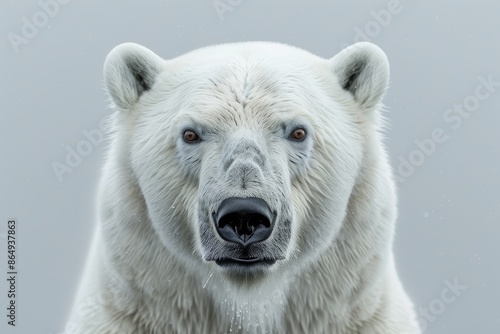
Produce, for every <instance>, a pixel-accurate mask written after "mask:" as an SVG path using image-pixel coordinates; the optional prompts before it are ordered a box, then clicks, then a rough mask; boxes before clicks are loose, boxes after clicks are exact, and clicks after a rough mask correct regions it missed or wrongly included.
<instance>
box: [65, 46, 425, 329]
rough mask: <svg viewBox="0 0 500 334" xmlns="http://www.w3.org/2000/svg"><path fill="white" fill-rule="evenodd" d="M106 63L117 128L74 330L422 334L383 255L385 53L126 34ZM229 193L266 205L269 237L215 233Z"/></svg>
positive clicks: (389, 236) (388, 227)
mask: <svg viewBox="0 0 500 334" xmlns="http://www.w3.org/2000/svg"><path fill="white" fill-rule="evenodd" d="M104 77H105V83H106V87H107V90H108V92H109V94H110V96H111V99H112V102H113V104H114V106H115V108H116V112H115V114H114V115H113V116H112V120H111V126H112V130H113V137H112V142H111V146H110V150H109V153H108V156H107V162H106V165H105V168H104V171H103V177H102V180H101V184H100V191H99V196H98V214H99V222H98V227H97V229H96V234H95V237H94V241H93V246H92V251H91V254H90V256H89V260H88V263H87V265H86V269H85V274H84V277H83V279H82V282H81V287H80V290H79V293H78V296H77V300H76V303H75V308H74V310H73V312H72V316H71V319H70V321H69V323H68V326H67V331H68V332H69V333H79V334H80V333H81V334H83V333H85V334H96V333H99V334H105V333H106V334H108V333H109V334H114V333H116V334H128V333H130V334H132V333H134V334H137V333H189V334H195V333H229V332H232V333H311V334H313V333H329V334H335V333H336V334H341V333H342V334H345V333H362V334H369V333H378V334H403V333H404V334H415V333H420V330H419V329H418V325H417V323H416V321H415V319H414V311H413V307H412V304H411V302H410V300H409V299H408V297H407V295H406V293H405V292H404V290H403V288H402V286H401V284H400V281H399V279H398V276H397V273H396V269H395V264H394V258H393V252H392V242H393V234H394V223H395V219H396V196H395V189H394V182H393V177H392V172H391V168H390V166H389V164H388V159H387V155H386V152H385V150H384V146H383V143H382V141H383V124H384V119H383V116H382V115H381V112H382V110H381V109H382V105H381V100H382V97H383V95H384V92H385V90H386V88H387V86H388V81H389V64H388V61H387V58H386V56H385V54H384V53H383V51H382V50H380V49H379V48H378V47H377V46H375V45H373V44H370V43H366V42H363V43H357V44H355V45H353V46H350V47H348V48H346V49H344V50H343V51H342V52H340V53H339V54H337V55H336V56H335V57H333V58H331V59H323V58H320V57H318V56H315V55H313V54H311V53H308V52H306V51H304V50H301V49H299V48H295V47H291V46H288V45H283V44H277V43H269V42H248V43H236V44H226V45H217V46H210V47H206V48H202V49H198V50H195V51H192V52H190V53H188V54H185V55H183V56H180V57H177V58H174V59H171V60H163V59H162V58H160V57H159V56H157V55H156V54H154V53H153V52H152V51H150V50H148V49H146V48H144V47H142V46H139V45H137V44H132V43H126V44H122V45H119V46H117V47H116V48H115V49H113V50H112V51H111V52H110V54H109V55H108V57H107V58H106V61H105V65H104ZM297 129H299V132H301V131H304V133H305V137H303V138H299V139H297V138H295V137H296V135H295V132H294V131H296V130H297ZM186 131H191V133H190V135H186V133H187V132H186ZM193 133H194V135H193ZM186 136H187V137H186ZM299 137H300V136H299ZM186 138H187V139H186ZM188 139H189V140H188ZM191 139H194V140H192V141H191ZM230 197H238V198H245V199H247V198H250V197H254V198H260V199H262V200H263V201H265V203H267V204H268V206H269V208H270V210H272V212H273V215H274V216H273V217H275V218H273V219H275V221H274V228H273V230H272V234H271V235H270V237H269V238H268V239H267V240H264V241H261V242H257V243H254V244H252V245H249V246H241V245H239V244H234V243H231V242H228V241H226V240H224V239H223V238H221V236H220V235H219V234H218V233H217V231H216V227H215V224H216V223H215V222H214V220H215V219H216V218H215V213H216V212H217V210H218V208H219V206H220V205H221V203H222V201H224V200H225V199H227V198H230ZM259 226H260V225H259ZM259 226H258V227H259ZM235 231H236V233H238V232H237V230H235ZM245 247H246V248H245ZM245 254H246V255H245ZM228 257H229V258H234V257H237V258H245V259H246V258H250V259H253V258H258V259H266V261H267V260H272V262H273V261H275V263H274V264H264V263H263V262H259V263H258V264H256V265H248V266H247V265H240V264H237V265H234V266H232V265H229V266H221V265H219V264H217V263H216V262H215V261H216V260H220V259H222V258H228ZM259 261H260V260H259Z"/></svg>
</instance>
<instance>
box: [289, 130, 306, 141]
mask: <svg viewBox="0 0 500 334" xmlns="http://www.w3.org/2000/svg"><path fill="white" fill-rule="evenodd" d="M290 138H292V139H293V140H298V141H301V140H304V138H306V130H304V129H303V128H296V129H295V130H293V131H292V132H291V133H290Z"/></svg>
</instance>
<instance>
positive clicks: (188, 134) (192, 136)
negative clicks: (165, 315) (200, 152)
mask: <svg viewBox="0 0 500 334" xmlns="http://www.w3.org/2000/svg"><path fill="white" fill-rule="evenodd" d="M182 137H183V138H184V141H185V142H186V143H196V142H198V141H199V140H200V137H199V136H198V134H196V132H194V131H193V130H186V131H184V134H183V135H182Z"/></svg>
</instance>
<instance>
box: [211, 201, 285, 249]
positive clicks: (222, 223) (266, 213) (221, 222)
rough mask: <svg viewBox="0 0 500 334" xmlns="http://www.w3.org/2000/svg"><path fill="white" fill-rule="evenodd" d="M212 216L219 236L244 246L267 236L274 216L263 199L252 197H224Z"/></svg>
mask: <svg viewBox="0 0 500 334" xmlns="http://www.w3.org/2000/svg"><path fill="white" fill-rule="evenodd" d="M213 216H214V222H215V225H216V228H217V232H218V233H219V235H220V236H221V238H222V239H224V240H226V241H230V242H234V243H238V244H240V245H242V246H244V247H246V246H248V245H250V244H253V243H256V242H259V241H264V240H266V239H267V238H269V236H270V235H271V232H272V231H273V226H274V218H275V214H274V213H273V212H272V211H271V209H270V208H269V205H267V203H266V202H265V201H264V200H262V199H260V198H253V197H249V198H241V197H231V198H226V199H225V200H224V201H222V203H221V205H220V206H219V209H218V210H217V212H216V213H214V215H213Z"/></svg>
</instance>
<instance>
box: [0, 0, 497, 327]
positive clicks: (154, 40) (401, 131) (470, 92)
mask: <svg viewBox="0 0 500 334" xmlns="http://www.w3.org/2000/svg"><path fill="white" fill-rule="evenodd" d="M220 2H228V0H220ZM238 2H240V3H239V4H238ZM389 3H390V1H388V0H387V1H385V0H384V1H370V2H369V3H368V2H365V3H353V2H348V1H290V0H288V1H264V0H259V1H256V0H254V1H250V0H246V1H245V0H243V1H233V4H234V5H232V6H231V9H232V10H231V11H227V12H225V13H224V14H223V15H222V16H219V15H218V14H217V12H216V10H215V9H214V4H213V0H203V1H202V0H197V1H180V0H179V1H144V2H139V1H117V0H115V1H103V2H98V1H85V2H84V1H76V0H74V1H71V2H69V3H68V4H65V5H60V6H59V7H60V8H59V10H58V12H57V13H56V14H55V15H53V17H49V19H48V22H43V20H42V21H40V22H39V25H40V26H41V27H40V28H38V32H37V34H36V35H35V36H32V38H29V39H27V41H28V43H26V44H21V45H19V48H18V50H17V51H18V52H17V53H16V52H15V48H13V46H12V45H11V43H10V42H9V39H8V34H9V33H10V32H12V33H16V34H18V35H22V27H23V21H22V17H23V16H25V17H27V18H28V19H29V20H30V21H31V22H33V15H36V13H38V12H40V11H41V10H42V9H41V7H40V5H39V4H38V2H37V1H35V0H24V1H3V2H1V10H0V22H1V29H2V31H1V33H0V35H1V36H2V42H1V43H2V49H1V50H2V52H1V64H2V65H1V67H0V68H1V71H2V72H1V85H2V86H1V87H0V88H1V89H0V94H1V101H2V109H1V121H0V126H1V129H0V136H1V137H0V145H1V152H2V161H1V173H0V174H1V175H0V177H1V198H0V213H1V215H0V220H1V221H2V225H0V233H5V231H6V220H7V219H8V218H10V217H16V218H17V219H18V220H19V228H18V235H19V242H18V247H19V252H18V257H19V271H20V275H19V281H18V291H19V300H18V307H19V308H18V326H17V327H16V328H15V329H12V328H10V326H7V325H6V318H5V314H4V313H5V311H1V314H0V319H2V320H1V324H0V331H2V333H41V334H45V333H52V334H54V333H60V332H62V328H63V324H64V322H65V319H66V318H67V316H68V312H69V309H70V306H71V303H72V298H73V296H74V293H75V289H76V287H77V283H78V279H79V276H80V274H81V272H82V269H83V263H84V260H85V257H86V254H87V249H88V246H89V241H90V237H91V234H92V230H93V226H94V224H95V221H94V215H95V213H94V199H95V190H96V185H97V180H98V177H99V171H100V168H101V165H102V158H103V152H104V148H105V144H100V145H96V146H93V147H92V152H91V153H90V154H89V155H87V156H86V157H83V159H82V161H81V162H80V163H79V165H78V166H77V167H75V168H73V170H72V172H71V173H66V174H64V175H63V176H62V178H63V180H62V182H60V181H59V180H58V178H57V177H56V174H55V173H54V171H53V167H52V163H53V162H55V161H56V162H60V163H62V164H65V158H66V155H67V151H66V147H67V146H69V147H71V148H73V149H75V148H76V147H77V145H79V143H81V142H83V141H84V140H85V136H84V135H83V133H82V131H84V130H88V131H90V130H92V129H97V128H98V124H99V121H100V120H101V119H103V118H104V117H105V116H106V115H108V114H109V113H110V110H109V109H108V108H107V105H108V102H107V96H106V95H105V93H104V90H103V83H102V64H103V61H104V58H105V56H106V54H107V53H108V52H109V51H110V50H111V49H112V48H113V47H114V46H115V45H117V44H119V43H122V42H126V41H134V42H137V43H140V44H143V45H145V46H147V47H149V48H151V49H152V50H154V51H155V52H157V53H158V54H159V55H161V56H163V57H165V58H169V57H174V56H176V55H179V54H182V53H184V52H186V51H189V50H192V49H194V48H198V47H200V46H205V45H209V44H215V43H222V42H232V41H246V40H271V41H279V42H285V43H289V44H292V45H296V46H299V47H302V48H304V49H307V50H309V51H311V52H313V53H316V54H318V55H320V56H322V57H325V58H326V57H331V56H333V55H334V54H335V53H337V52H338V51H339V50H340V49H341V48H342V46H344V45H347V44H351V43H353V42H354V40H355V38H356V32H357V31H359V30H362V31H367V32H369V34H368V33H367V37H368V39H369V40H370V41H372V42H374V43H376V44H378V45H379V46H381V47H382V48H383V49H384V50H385V52H386V53H387V55H388V57H389V60H390V63H391V87H390V90H389V92H388V95H387V96H386V99H385V104H386V105H387V106H388V109H389V111H388V113H387V116H388V118H389V120H390V123H391V126H390V127H389V129H388V131H387V135H388V140H387V145H388V151H389V152H390V157H391V162H392V164H393V166H394V168H395V169H396V170H397V169H398V168H399V167H400V164H401V162H400V161H401V159H406V160H408V159H410V158H411V156H413V158H414V159H415V157H417V156H418V155H419V153H418V152H417V153H415V152H416V151H418V150H419V148H418V146H417V144H416V143H415V140H423V139H425V138H430V136H431V133H432V131H434V130H435V129H438V128H440V129H442V130H443V131H444V133H445V134H446V136H447V138H448V139H447V140H446V141H445V142H444V143H439V144H436V147H435V149H434V152H431V153H430V154H428V155H425V156H424V161H423V163H422V164H421V165H420V166H417V167H415V168H414V171H413V172H412V173H409V174H411V175H407V176H406V177H405V178H404V182H399V183H398V187H399V198H400V204H399V208H400V214H399V220H398V227H397V238H396V242H395V251H396V260H397V262H398V268H399V272H400V274H401V278H402V281H403V283H404V285H405V287H406V289H407V290H408V292H409V294H410V295H411V297H412V299H413V300H414V302H415V304H416V305H417V309H419V310H420V314H421V316H420V317H421V319H424V320H425V325H426V327H427V330H426V332H427V333H454V334H460V333H464V334H466V333H482V334H495V333H499V332H500V331H499V329H498V328H499V327H500V302H499V300H500V293H499V288H498V283H499V282H500V261H499V255H500V246H499V244H500V243H499V240H500V238H499V237H500V225H499V218H498V217H499V216H500V198H499V193H498V189H499V186H500V177H499V176H500V172H499V165H500V156H499V153H500V152H499V150H500V148H499V145H500V131H499V130H498V126H499V123H500V115H499V113H498V105H499V102H500V87H495V90H496V91H495V92H493V93H491V96H490V97H489V98H486V99H483V100H481V101H480V103H479V106H477V108H475V110H474V111H473V112H471V113H470V117H468V118H464V119H462V122H461V124H460V126H458V127H456V128H453V127H452V125H454V124H455V123H450V122H446V121H445V120H444V119H443V117H444V115H446V110H447V109H449V108H452V107H453V105H454V104H461V103H463V102H464V101H468V102H471V101H474V98H473V96H474V93H475V89H476V87H477V86H478V85H479V84H480V82H479V81H478V77H479V76H482V77H484V78H488V76H490V75H491V76H492V78H493V80H494V81H500V69H499V62H500V54H499V53H500V46H499V37H500V34H499V27H500V26H499V23H498V13H499V11H500V5H499V4H498V3H496V2H494V1H477V2H466V1H462V2H457V1H454V2H452V1H439V2H438V3H437V1H432V2H431V1H415V0H414V1H409V0H401V1H400V8H399V7H398V8H399V9H400V12H399V13H397V14H393V15H392V16H391V18H390V20H386V21H385V22H382V23H383V24H380V23H376V21H375V16H374V14H373V13H372V12H371V11H375V12H379V11H380V10H387V9H388V6H389V5H388V4H389ZM42 18H43V17H42ZM377 27H378V29H377ZM358 29H359V30H358ZM370 29H371V30H370ZM455 125H456V124H455ZM420 157H422V155H421V154H420ZM405 175H406V174H405ZM1 236H2V235H0V237H1ZM0 241H2V245H0V247H1V253H0V259H1V262H0V268H1V269H2V272H1V277H0V279H1V282H2V290H1V293H0V305H1V307H0V309H1V310H5V307H6V300H7V298H6V294H5V278H4V277H5V269H6V263H5V262H6V255H5V241H4V240H0ZM455 279H457V280H458V282H459V284H461V285H466V286H467V288H465V289H464V290H461V292H460V295H456V296H454V301H453V302H447V303H445V302H444V301H443V299H442V297H441V296H442V293H443V292H444V293H447V295H446V296H447V297H450V296H452V295H453V294H450V292H449V291H448V292H447V291H446V289H447V283H446V281H449V282H453V281H454V280H455ZM447 300H448V299H447ZM448 301H449V300H448ZM423 308H427V309H429V310H428V311H427V312H428V313H429V314H428V317H429V318H427V319H426V318H425V316H424V315H422V314H423V313H422V312H424V311H423ZM5 329H7V331H5Z"/></svg>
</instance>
